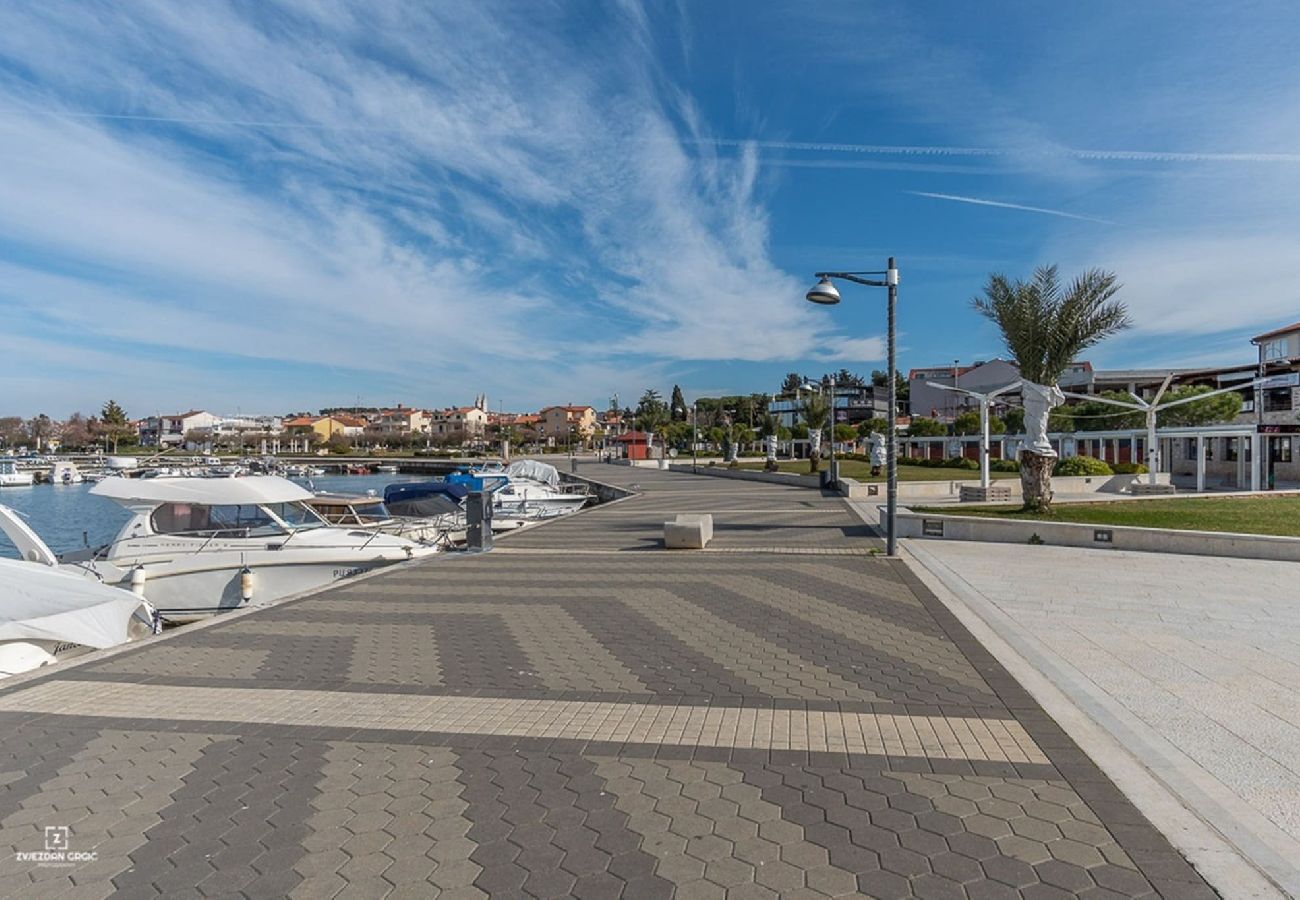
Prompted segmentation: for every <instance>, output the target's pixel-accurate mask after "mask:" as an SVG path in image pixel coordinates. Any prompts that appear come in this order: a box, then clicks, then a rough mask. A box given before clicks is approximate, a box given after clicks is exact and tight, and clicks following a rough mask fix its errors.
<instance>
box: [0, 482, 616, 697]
mask: <svg viewBox="0 0 1300 900" xmlns="http://www.w3.org/2000/svg"><path fill="white" fill-rule="evenodd" d="M201 462H202V467H201V468H199V469H194V468H186V469H183V470H175V469H172V468H170V467H167V468H161V467H150V468H145V469H140V468H133V469H130V470H124V471H119V472H116V473H113V474H111V475H108V476H106V477H103V478H92V479H89V480H88V481H89V483H90V485H91V486H90V487H88V488H87V489H85V490H79V489H78V488H80V487H82V486H83V485H85V484H86V483H87V479H83V478H82V477H81V476H80V475H78V476H77V477H76V478H75V479H74V478H73V477H71V476H70V475H69V474H68V473H70V472H73V471H75V467H74V466H73V465H72V463H70V462H66V461H59V462H56V463H55V464H54V470H53V471H54V472H56V473H58V472H62V473H64V477H60V478H52V479H51V483H50V485H49V486H48V487H47V486H31V485H29V486H27V487H26V489H25V490H21V491H15V492H13V493H14V495H15V496H18V497H19V498H20V499H25V500H27V501H28V503H27V504H26V505H27V506H28V507H29V509H31V510H33V511H35V510H44V511H45V512H46V513H47V514H50V515H51V518H54V519H55V520H56V522H55V524H56V525H57V524H58V522H59V521H60V520H61V522H62V523H65V524H64V527H62V528H58V527H51V529H50V531H51V533H52V534H56V535H57V540H56V546H58V547H61V548H62V549H61V550H56V549H54V548H52V547H51V545H50V544H48V543H47V542H46V541H45V540H44V539H43V538H42V537H41V533H40V530H39V529H40V528H41V527H42V524H43V522H44V517H36V518H37V519H38V521H36V522H35V523H33V522H32V521H31V519H32V518H33V517H32V516H30V515H28V514H26V513H24V511H23V510H22V509H14V508H11V507H9V506H5V505H2V504H0V534H3V536H4V538H5V539H6V541H5V544H7V547H6V546H4V545H0V547H3V548H4V549H5V550H6V551H7V554H8V555H10V556H12V557H15V559H14V560H11V561H6V568H7V571H9V572H10V573H11V574H12V575H13V576H14V577H15V578H19V579H22V578H26V579H27V581H29V582H30V584H31V590H30V591H28V592H27V593H26V594H24V595H23V596H25V597H26V601H25V604H24V605H22V606H21V610H22V611H23V615H22V616H21V618H22V619H23V620H25V621H26V620H43V621H47V627H46V628H45V631H44V632H43V634H44V637H45V638H47V639H48V640H47V641H46V642H45V643H43V644H38V645H32V646H27V645H25V644H23V645H19V644H14V645H13V646H12V647H10V648H9V651H8V652H7V655H3V654H0V657H2V658H0V674H3V675H11V674H14V673H16V672H21V671H24V670H25V667H29V668H37V667H42V666H46V665H51V664H53V663H55V662H58V661H61V660H62V659H64V658H69V656H70V655H75V654H70V653H68V652H66V651H69V650H76V651H78V652H80V651H83V650H85V649H88V648H90V647H93V648H96V649H103V648H105V647H110V646H113V642H112V641H108V640H107V639H106V638H104V637H103V632H101V633H100V634H99V637H97V639H96V642H95V643H93V644H91V645H84V644H83V643H81V641H80V637H79V636H80V635H83V634H84V633H85V629H84V628H80V627H73V626H76V625H77V622H74V621H73V620H74V619H76V615H75V613H76V609H75V608H80V609H82V615H84V616H88V617H91V618H93V617H94V616H95V615H96V613H95V612H94V610H96V609H98V608H99V607H100V606H102V604H103V603H105V602H107V601H109V600H113V599H117V600H118V601H119V602H120V603H124V604H127V605H132V604H134V605H135V606H139V605H143V608H144V609H145V611H146V614H145V615H144V618H145V620H146V621H148V622H149V623H150V624H151V632H149V633H156V632H158V631H160V630H161V628H162V627H163V626H164V625H168V626H174V625H184V624H187V623H190V622H195V621H198V620H201V619H203V618H206V617H209V616H213V615H219V614H228V613H230V612H231V611H233V610H237V609H244V608H257V607H262V606H266V605H269V604H272V603H274V602H276V601H278V600H280V599H282V598H284V597H288V596H295V595H301V594H305V593H309V592H311V591H313V590H315V589H319V588H321V587H324V586H327V585H329V584H332V583H334V582H337V581H340V580H343V579H348V578H354V577H357V576H360V575H363V574H365V573H367V572H371V571H373V570H376V569H379V568H382V567H385V566H391V565H395V564H397V563H402V562H409V561H412V560H417V559H423V558H427V557H431V556H433V555H434V554H438V553H455V552H458V551H464V550H466V549H472V550H478V551H480V552H481V551H483V550H486V549H490V548H491V546H492V542H491V533H492V532H493V531H512V530H516V529H520V528H525V527H528V526H530V525H537V524H542V523H544V522H546V521H550V520H554V519H556V518H559V517H561V516H564V515H569V514H571V513H574V512H577V511H578V510H580V509H581V508H582V507H583V506H584V505H586V504H587V503H588V502H589V501H590V502H596V500H597V498H596V497H595V496H594V495H592V494H591V493H590V492H589V491H588V490H587V489H586V486H585V485H584V484H582V483H577V484H570V485H568V486H566V487H565V488H564V489H561V488H560V478H559V474H558V472H557V471H556V470H555V468H554V467H553V466H550V465H547V464H545V463H537V462H527V461H525V462H521V463H516V464H512V465H510V466H502V465H499V464H498V465H491V466H486V467H480V468H477V469H470V468H463V469H461V470H458V471H456V472H452V473H450V474H448V475H447V476H446V477H445V478H444V479H440V480H438V481H428V480H418V481H407V482H398V483H393V482H392V481H391V480H390V479H391V476H392V474H393V473H391V472H385V473H378V474H376V476H374V477H375V478H379V479H383V489H384V491H385V496H384V497H380V496H378V495H377V494H376V493H375V489H374V488H371V489H368V490H367V491H366V493H351V494H349V493H331V492H328V491H321V490H317V489H316V484H315V482H314V481H313V480H312V479H311V478H310V477H307V476H306V475H304V476H303V477H301V478H300V479H299V481H300V482H302V483H299V482H295V481H293V480H290V479H288V478H284V477H281V476H279V475H255V474H248V469H246V468H245V467H241V466H228V465H224V464H221V463H220V461H218V460H202V461H201ZM263 468H270V466H263ZM127 471H129V474H127ZM358 487H359V485H358ZM394 490H396V491H398V492H399V493H398V494H396V495H394V494H393V491H394ZM69 491H70V492H72V493H71V494H68V493H65V492H69ZM403 491H404V492H405V494H402V493H401V492H403ZM390 497H393V498H396V499H395V502H394V506H393V507H392V509H390V508H389V507H388V506H387V505H386V500H388V499H389V498H390ZM60 501H64V502H60ZM108 501H111V502H112V503H113V504H116V506H117V507H118V508H119V510H120V512H119V513H118V514H116V515H109V516H104V517H103V518H102V519H100V520H97V521H96V523H95V524H96V526H97V527H96V528H95V538H96V540H95V542H94V543H92V541H91V528H90V527H88V526H89V524H90V523H89V522H88V519H87V517H86V516H85V515H83V510H82V507H83V506H85V507H86V508H88V509H93V508H95V507H96V506H100V505H102V504H104V503H105V502H108ZM408 507H409V509H408ZM498 509H499V510H500V511H501V515H500V517H499V519H494V516H493V513H494V510H498ZM69 521H71V522H76V523H78V524H81V525H85V526H87V527H85V528H83V530H82V535H81V539H82V546H81V547H79V548H76V549H69V548H68V546H67V545H68V543H69V541H68V535H67V527H66V523H67V522H69ZM114 521H116V522H117V530H116V531H115V532H113V533H112V536H111V537H108V538H107V539H103V538H102V534H108V533H109V531H110V529H111V523H113V522H114ZM100 522H102V525H103V531H102V534H101V532H100V530H99V527H98V526H99V523H100ZM33 525H35V527H33ZM56 575H57V576H58V578H54V577H53V576H56ZM68 578H72V579H74V582H73V586H74V587H79V586H80V585H79V584H78V583H76V582H75V580H76V579H78V578H79V579H82V580H83V581H84V587H83V588H81V593H82V594H88V595H89V596H87V597H84V598H82V599H81V601H78V600H77V599H76V598H77V597H78V592H77V591H76V590H73V591H71V592H70V593H68V592H67V591H64V593H67V594H68V596H67V597H64V596H62V595H61V594H60V591H59V587H60V585H63V586H66V585H68V584H69V582H68V581H67V580H66V579H68ZM9 587H10V588H11V589H16V588H14V587H13V585H10V586H9ZM96 592H98V594H96ZM78 602H79V603H80V606H79V607H78ZM69 603H72V607H69V605H68V604H69ZM45 607H48V608H49V609H50V614H49V616H46V617H44V619H42V613H41V610H42V609H43V608H45ZM133 608H134V607H133ZM13 614H14V615H17V612H14V613H13ZM59 616H63V619H62V620H59V619H58V617H59ZM56 621H57V625H58V626H59V627H56V624H55V623H56ZM60 627H62V628H63V630H62V631H60ZM117 633H118V638H117V641H116V642H117V643H124V642H126V641H128V640H132V639H139V638H141V637H143V636H145V634H144V633H141V632H139V631H138V630H137V631H134V632H127V631H120V630H119V631H118V632H117ZM106 641H107V642H106ZM50 642H52V643H53V645H56V646H58V647H60V648H62V651H63V655H62V656H59V657H58V658H57V659H56V655H55V653H54V652H52V651H51V647H50V646H46V644H49V643H50ZM47 651H50V652H47Z"/></svg>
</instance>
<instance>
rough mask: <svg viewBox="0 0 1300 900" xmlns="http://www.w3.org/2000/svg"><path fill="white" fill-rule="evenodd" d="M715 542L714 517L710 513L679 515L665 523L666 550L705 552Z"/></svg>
mask: <svg viewBox="0 0 1300 900" xmlns="http://www.w3.org/2000/svg"><path fill="white" fill-rule="evenodd" d="M711 540H713V516H712V515H710V514H708V513H703V514H688V513H678V514H677V517H676V518H675V519H673V520H672V521H671V522H665V523H664V549H666V550H703V549H704V547H705V545H706V544H708V543H709V541H711Z"/></svg>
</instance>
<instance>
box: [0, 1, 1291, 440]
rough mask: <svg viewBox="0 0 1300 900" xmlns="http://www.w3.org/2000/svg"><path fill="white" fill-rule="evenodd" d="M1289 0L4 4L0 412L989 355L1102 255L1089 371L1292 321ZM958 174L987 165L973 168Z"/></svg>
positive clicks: (1206, 358) (749, 384)
mask: <svg viewBox="0 0 1300 900" xmlns="http://www.w3.org/2000/svg"><path fill="white" fill-rule="evenodd" d="M1298 20H1300V13H1298V12H1296V11H1295V10H1294V8H1293V7H1290V6H1289V4H1286V3H1283V2H1278V3H1249V2H1247V3H1239V4H1234V5H1233V8H1232V11H1231V14H1230V15H1229V14H1228V13H1226V12H1225V10H1224V8H1223V7H1222V5H1221V4H1212V3H1188V2H1177V3H1175V2H1168V3H1160V2H1152V3H1142V4H1134V3H1131V2H1089V3H1073V4H1064V3H1060V4H1043V3H1038V2H1019V3H1017V2H1007V3H998V4H970V3H938V2H935V3H926V4H916V3H905V2H896V3H875V2H844V3H834V2H824V3H816V4H809V3H794V2H791V3H781V2H764V3H752V2H748V3H745V2H736V3H728V2H721V0H716V2H715V0H679V2H677V3H673V2H669V0H664V2H645V3H640V2H637V0H623V2H618V3H615V2H595V0H592V2H586V3H583V2H554V3H544V2H538V0H528V2H516V3H493V2H474V3H451V2H446V3H443V2H438V3H426V2H412V3H401V2H391V0H369V2H366V3H349V2H343V0H317V2H301V3H276V2H269V0H257V2H231V3H219V2H195V3H186V4H177V3H173V2H165V0H157V2H151V0H132V2H130V3H120V4H101V3H93V4H92V3H59V2H35V0H33V2H22V0H17V2H10V3H6V4H4V5H3V6H2V7H0V322H3V326H2V327H0V398H2V399H0V414H6V413H9V414H17V413H21V414H24V415H30V414H33V413H36V412H42V411H43V412H47V413H50V414H51V415H56V416H64V415H67V414H68V413H70V412H72V411H74V410H85V411H92V410H94V409H97V408H98V406H99V405H100V404H101V403H102V402H103V400H105V399H107V398H108V397H109V396H113V397H115V398H117V399H118V400H119V401H120V402H122V403H123V404H124V405H125V406H126V407H127V409H128V411H129V412H131V413H134V414H140V415H143V414H146V413H150V412H159V411H161V412H168V411H175V410H177V409H180V408H190V407H201V408H208V409H213V410H217V411H222V412H226V411H229V412H234V411H236V410H242V411H245V412H249V411H268V412H278V411H284V410H290V409H309V408H315V407H319V406H322V405H327V404H352V403H356V402H358V401H359V402H360V403H361V404H363V405H380V404H393V403H396V402H399V401H401V402H405V403H408V404H416V405H426V406H437V405H446V404H452V403H465V402H468V401H469V400H470V399H472V397H473V396H474V395H475V394H478V393H486V394H487V395H488V397H489V398H490V403H491V405H492V407H493V408H497V407H498V406H504V407H505V408H506V409H527V408H535V407H538V406H540V405H544V404H547V403H556V402H570V401H571V402H590V403H593V404H596V405H599V406H603V405H604V404H605V403H606V402H607V398H608V397H609V396H610V394H612V393H614V392H617V393H618V394H619V395H620V397H621V398H622V399H623V400H624V401H628V400H634V399H635V397H636V396H637V395H639V394H640V392H641V391H642V390H643V389H645V388H646V387H649V386H654V387H656V388H658V389H659V390H661V391H664V392H665V393H666V392H667V391H668V390H669V389H670V388H671V386H672V385H673V384H674V383H678V384H680V385H681V386H682V387H683V389H684V390H685V391H686V394H687V396H688V397H691V396H693V395H697V394H714V393H718V392H724V391H725V392H740V391H749V390H759V391H766V390H771V389H772V387H773V386H774V384H775V383H776V382H777V381H779V379H780V377H781V376H782V375H783V374H784V373H785V372H787V371H790V370H799V371H804V372H807V373H816V372H820V371H825V370H828V369H832V368H839V367H841V366H846V367H848V368H851V369H856V370H860V371H863V372H866V371H868V370H870V369H872V368H876V367H882V357H883V340H882V337H883V323H884V315H883V313H884V305H883V301H884V296H883V292H882V291H873V290H868V289H857V290H854V289H851V288H846V289H845V297H846V302H845V303H843V304H841V305H840V306H839V307H835V308H834V309H830V310H828V309H825V308H820V307H813V306H811V305H810V304H807V303H805V302H804V301H803V299H802V297H803V292H804V291H805V290H806V288H807V287H808V285H809V284H810V283H811V273H812V272H813V271H815V270H817V269H824V268H862V269H874V268H878V267H881V266H882V265H883V262H884V259H885V257H887V256H889V255H891V254H892V255H894V256H897V257H898V259H899V265H900V268H901V271H902V284H901V286H900V332H901V337H900V347H901V357H900V365H901V367H903V368H907V367H909V366H914V365H928V364H935V363H943V362H947V361H949V360H954V359H959V360H962V361H963V362H966V361H970V360H973V359H978V358H985V357H989V356H992V355H995V354H996V353H997V352H998V351H999V341H998V339H997V336H996V334H995V333H994V332H993V331H992V329H991V328H990V327H989V326H988V325H987V324H986V323H984V322H983V321H982V320H980V319H979V318H977V317H976V316H974V315H973V314H972V313H971V312H970V311H969V300H970V298H971V297H972V296H973V295H974V294H976V293H977V292H978V291H979V289H980V286H981V285H982V283H983V281H984V279H985V277H986V276H987V274H988V273H989V272H991V271H1003V272H1006V273H1008V274H1012V275H1027V274H1028V273H1029V272H1030V271H1031V270H1032V268H1033V267H1034V266H1035V265H1038V264H1040V263H1044V262H1059V263H1060V264H1061V266H1062V268H1063V269H1064V270H1065V271H1066V272H1070V271H1073V270H1076V269H1079V268H1082V267H1086V266H1093V265H1097V266H1103V267H1105V268H1109V269H1112V270H1114V271H1115V272H1116V273H1117V274H1118V275H1119V277H1120V279H1121V280H1122V281H1123V282H1124V284H1125V285H1126V287H1125V290H1124V293H1123V297H1124V299H1126V300H1127V302H1128V303H1129V305H1130V307H1131V310H1132V313H1133V317H1134V320H1135V323H1136V327H1135V328H1134V329H1133V330H1132V331H1131V332H1129V333H1127V334H1125V335H1124V336H1122V337H1120V338H1117V339H1113V340H1112V341H1110V342H1108V343H1107V344H1105V345H1104V346H1103V347H1101V348H1098V349H1097V350H1096V351H1095V352H1094V353H1092V354H1091V358H1092V359H1093V360H1094V361H1095V362H1097V363H1098V364H1100V365H1103V366H1127V365H1164V364H1169V365H1189V364H1197V363H1218V362H1236V361H1241V360H1245V359H1248V358H1249V357H1250V349H1251V348H1250V346H1249V344H1248V338H1249V336H1250V335H1251V334H1253V333H1257V332H1259V331H1262V330H1264V329H1266V328H1268V327H1272V326H1275V325H1278V324H1282V323H1284V322H1291V321H1295V320H1297V319H1300V253H1297V252H1296V250H1295V248H1296V246H1297V224H1298V223H1300V190H1297V189H1298V188H1300V142H1298V141H1297V137H1300V77H1298V76H1300V27H1297V25H1300V21H1298ZM970 201H991V202H992V203H993V204H1003V205H990V203H988V202H979V203H976V202H970Z"/></svg>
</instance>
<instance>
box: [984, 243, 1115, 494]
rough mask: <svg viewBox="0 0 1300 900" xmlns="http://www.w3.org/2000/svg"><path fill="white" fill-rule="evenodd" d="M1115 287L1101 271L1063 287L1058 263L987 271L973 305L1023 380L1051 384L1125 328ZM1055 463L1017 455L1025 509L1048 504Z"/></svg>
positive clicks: (1025, 453)
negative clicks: (1010, 274)
mask: <svg viewBox="0 0 1300 900" xmlns="http://www.w3.org/2000/svg"><path fill="white" fill-rule="evenodd" d="M1119 288H1120V286H1119V282H1118V280H1117V279H1116V278H1115V275H1114V274H1112V273H1110V272H1103V271H1101V270H1100V269H1089V270H1088V271H1086V272H1084V273H1083V274H1082V275H1079V276H1078V277H1076V278H1075V279H1074V280H1073V281H1072V282H1070V283H1069V284H1068V285H1062V284H1061V281H1060V278H1059V275H1058V273H1057V268H1056V266H1043V267H1041V268H1039V269H1038V270H1036V271H1035V272H1034V275H1033V277H1032V278H1031V279H1030V280H1029V281H1020V280H1016V281H1010V280H1008V279H1007V277H1006V276H1005V275H1000V274H994V275H990V276H989V280H988V283H987V284H986V285H985V286H984V295H983V296H982V297H976V298H974V299H973V300H972V301H971V304H972V306H974V308H975V310H976V312H978V313H980V314H981V315H983V316H985V317H986V318H987V319H989V320H990V321H991V322H993V323H994V324H996V325H997V326H998V330H999V331H1001V332H1002V340H1003V342H1004V343H1005V344H1006V349H1007V352H1008V353H1009V354H1010V355H1011V358H1012V359H1013V360H1014V361H1015V363H1016V365H1017V366H1018V367H1019V369H1020V375H1021V377H1022V378H1024V379H1025V380H1027V381H1031V382H1034V383H1036V384H1042V385H1054V384H1056V382H1057V381H1058V380H1059V379H1060V377H1061V376H1062V375H1063V374H1064V373H1065V370H1066V368H1067V367H1068V366H1069V365H1070V363H1071V362H1072V361H1073V360H1074V359H1076V358H1077V357H1078V355H1079V354H1080V353H1082V352H1083V351H1084V350H1086V349H1088V348H1089V347H1092V346H1093V345H1095V344H1097V343H1098V342H1099V341H1102V340H1104V339H1105V338H1107V337H1109V336H1110V335H1113V334H1116V333H1117V332H1120V331H1123V330H1124V329H1125V328H1128V327H1129V325H1130V324H1131V323H1130V321H1129V317H1128V310H1127V308H1126V307H1125V306H1124V304H1123V303H1122V302H1121V301H1119V300H1116V299H1115V295H1116V294H1117V293H1118V292H1119ZM1049 427H1050V426H1049ZM1054 462H1055V457H1054V456H1048V455H1045V454H1039V453H1035V452H1033V451H1030V450H1025V451H1023V452H1022V453H1021V461H1020V485H1021V489H1022V491H1023V493H1024V500H1025V508H1026V509H1028V510H1033V511H1044V510H1047V509H1050V508H1051V504H1052V465H1053V463H1054Z"/></svg>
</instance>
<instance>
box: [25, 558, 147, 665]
mask: <svg viewBox="0 0 1300 900" xmlns="http://www.w3.org/2000/svg"><path fill="white" fill-rule="evenodd" d="M0 596H2V597H4V598H5V602H4V604H3V605H2V606H0V641H66V642H68V643H72V644H83V645H84V646H87V647H95V648H97V649H102V648H104V647H116V646H117V645H118V644H122V643H125V642H126V641H127V640H128V639H129V638H130V630H129V629H130V625H131V617H132V616H134V615H135V613H136V611H137V610H139V609H140V608H141V607H142V606H143V602H142V601H141V600H140V598H139V597H136V596H135V595H134V594H132V593H130V592H129V591H124V590H122V589H121V588H115V587H109V586H107V585H103V584H100V583H99V582H97V581H91V580H90V579H88V578H83V577H82V576H80V575H77V574H74V573H71V572H61V571H59V570H58V569H54V568H50V567H49V566H42V565H37V564H35V563H29V562H20V561H18V560H16V559H0Z"/></svg>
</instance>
